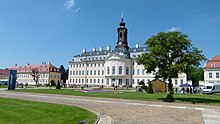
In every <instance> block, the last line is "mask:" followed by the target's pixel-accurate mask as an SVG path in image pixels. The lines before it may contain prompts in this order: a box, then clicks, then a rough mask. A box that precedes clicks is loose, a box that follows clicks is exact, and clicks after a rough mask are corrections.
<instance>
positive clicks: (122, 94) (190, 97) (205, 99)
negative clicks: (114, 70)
mask: <svg viewBox="0 0 220 124" xmlns="http://www.w3.org/2000/svg"><path fill="white" fill-rule="evenodd" d="M16 91H18V92H34V93H47V94H63V95H75V96H89V97H104V98H119V99H131V100H146V101H164V100H165V97H166V95H167V94H166V93H155V94H147V93H146V92H129V91H123V90H118V91H117V92H113V91H112V92H93V93H85V92H81V91H79V90H76V89H63V90H55V89H26V90H16ZM174 97H175V99H176V102H182V103H193V104H211V105H220V95H202V94H180V95H178V94H175V95H174Z"/></svg>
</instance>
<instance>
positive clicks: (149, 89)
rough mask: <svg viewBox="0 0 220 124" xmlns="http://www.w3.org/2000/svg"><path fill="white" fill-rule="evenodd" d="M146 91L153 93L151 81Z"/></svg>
mask: <svg viewBox="0 0 220 124" xmlns="http://www.w3.org/2000/svg"><path fill="white" fill-rule="evenodd" d="M147 93H151V94H154V90H153V85H152V83H151V82H149V83H148V88H147Z"/></svg>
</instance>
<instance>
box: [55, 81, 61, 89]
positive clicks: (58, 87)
mask: <svg viewBox="0 0 220 124" xmlns="http://www.w3.org/2000/svg"><path fill="white" fill-rule="evenodd" d="M56 89H61V86H60V81H58V82H57V86H56Z"/></svg>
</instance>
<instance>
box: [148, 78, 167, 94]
mask: <svg viewBox="0 0 220 124" xmlns="http://www.w3.org/2000/svg"><path fill="white" fill-rule="evenodd" d="M151 83H152V86H153V90H154V92H165V91H166V83H165V82H163V81H161V80H159V79H155V80H152V81H151Z"/></svg>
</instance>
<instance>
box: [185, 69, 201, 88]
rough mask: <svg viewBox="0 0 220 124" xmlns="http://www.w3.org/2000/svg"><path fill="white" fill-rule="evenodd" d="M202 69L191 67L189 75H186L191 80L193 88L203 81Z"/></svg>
mask: <svg viewBox="0 0 220 124" xmlns="http://www.w3.org/2000/svg"><path fill="white" fill-rule="evenodd" d="M203 73H204V72H203V68H202V67H194V66H191V67H190V69H189V73H188V74H187V78H188V79H190V80H192V85H193V87H196V86H198V85H199V81H202V80H204V74H203Z"/></svg>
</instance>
